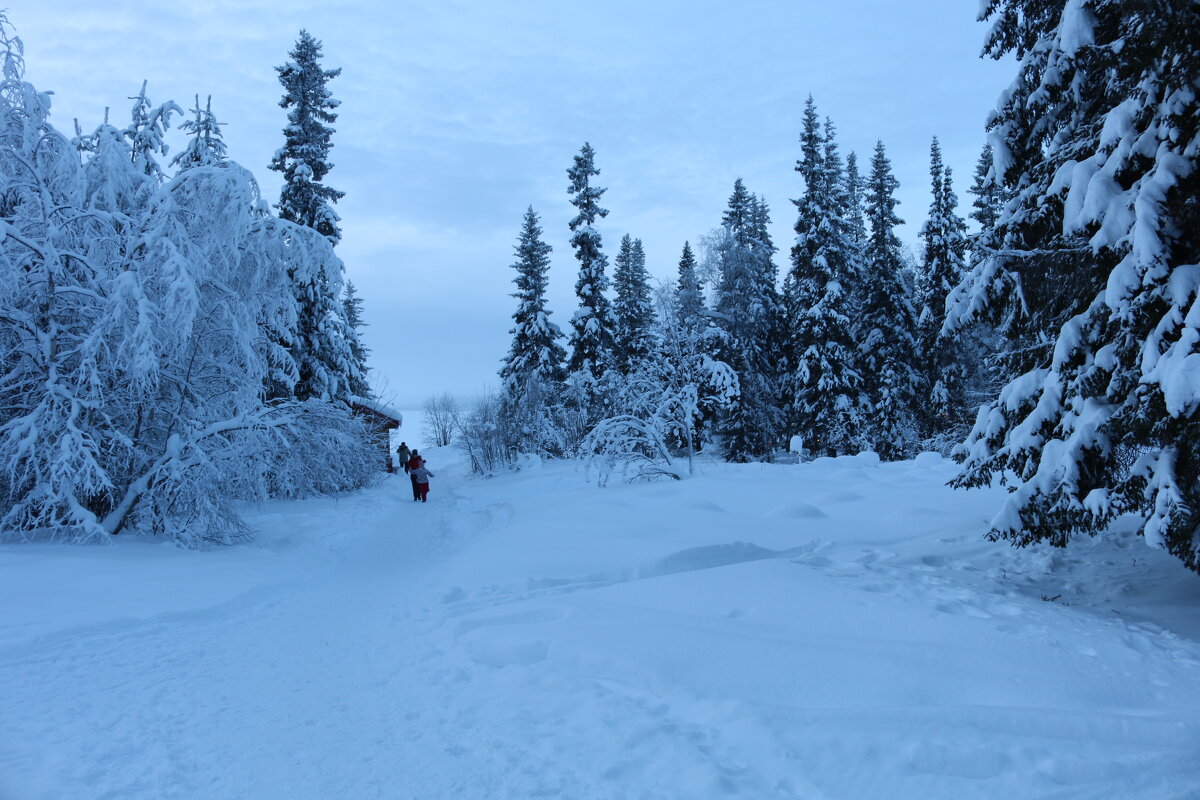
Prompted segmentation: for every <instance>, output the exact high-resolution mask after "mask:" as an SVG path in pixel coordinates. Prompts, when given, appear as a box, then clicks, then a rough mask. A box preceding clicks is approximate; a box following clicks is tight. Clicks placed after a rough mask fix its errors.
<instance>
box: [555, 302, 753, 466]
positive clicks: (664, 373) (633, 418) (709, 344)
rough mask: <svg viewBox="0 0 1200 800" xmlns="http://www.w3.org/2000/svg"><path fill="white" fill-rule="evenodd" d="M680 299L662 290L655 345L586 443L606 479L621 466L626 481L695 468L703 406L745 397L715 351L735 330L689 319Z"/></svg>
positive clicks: (587, 459) (589, 463) (587, 452)
mask: <svg viewBox="0 0 1200 800" xmlns="http://www.w3.org/2000/svg"><path fill="white" fill-rule="evenodd" d="M675 302H676V295H675V294H674V293H672V292H666V291H664V292H660V293H659V307H660V311H659V314H658V324H657V325H656V326H655V329H654V331H653V339H654V345H653V349H652V350H651V352H650V354H649V356H647V357H646V358H645V359H642V360H641V361H640V362H638V363H637V365H636V366H635V367H634V369H633V371H632V372H631V373H630V374H629V375H628V376H627V377H626V378H625V379H624V380H623V381H622V382H621V384H620V385H619V387H618V390H617V391H616V392H615V395H614V396H615V397H616V400H615V404H616V406H617V408H618V409H619V410H620V413H617V414H615V415H613V416H610V417H606V418H605V419H602V420H601V421H600V422H598V423H597V424H596V425H595V426H594V427H593V428H592V429H591V431H589V432H588V434H587V436H586V437H584V439H583V441H582V443H581V444H580V448H579V449H580V452H581V453H582V454H583V455H584V458H585V462H586V464H587V467H588V470H589V472H590V473H591V474H594V475H595V476H596V479H597V481H598V482H599V483H600V484H601V485H603V484H604V483H607V482H608V479H609V477H610V476H611V475H612V474H613V472H614V471H616V470H618V469H619V470H620V471H621V474H622V475H623V476H624V477H625V478H626V479H627V480H644V479H654V478H662V477H670V478H675V479H679V478H681V477H683V476H685V475H690V474H692V472H693V470H694V465H693V456H694V454H695V452H696V442H695V438H696V428H697V423H698V421H699V420H700V419H701V418H702V416H703V414H704V410H705V409H710V410H711V409H714V408H725V407H727V406H729V405H730V404H732V403H733V402H735V401H736V400H737V398H738V394H739V391H740V385H739V382H738V376H737V373H736V372H734V371H733V369H732V368H731V367H730V366H729V365H728V364H726V363H725V362H723V361H718V360H716V359H715V358H713V357H712V355H711V354H710V353H711V352H713V351H714V350H717V349H719V347H720V343H721V342H722V341H724V340H726V339H727V338H728V334H726V333H724V332H723V331H721V330H720V329H718V328H717V327H716V326H715V325H709V324H701V323H697V324H692V325H687V324H682V323H681V322H680V321H679V314H678V310H677V308H676V307H675ZM675 442H678V443H680V444H682V448H680V449H681V450H682V453H680V454H679V457H681V458H683V459H684V464H679V463H677V456H676V453H675V452H674V450H675V445H674V443H675ZM685 467H686V468H685Z"/></svg>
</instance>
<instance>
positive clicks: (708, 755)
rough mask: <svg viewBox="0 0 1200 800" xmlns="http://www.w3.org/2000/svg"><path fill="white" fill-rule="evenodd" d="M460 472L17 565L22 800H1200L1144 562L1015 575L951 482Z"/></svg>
mask: <svg viewBox="0 0 1200 800" xmlns="http://www.w3.org/2000/svg"><path fill="white" fill-rule="evenodd" d="M427 455H429V456H430V467H431V468H432V469H433V471H434V472H435V473H436V477H435V478H434V479H433V481H432V493H431V495H430V502H429V503H427V504H420V503H413V502H412V501H411V494H410V491H409V488H408V484H407V480H406V479H405V478H404V477H403V476H398V477H395V478H390V479H388V480H387V481H386V482H385V483H384V484H383V485H382V486H380V487H378V488H376V489H372V490H370V491H366V492H362V493H359V494H356V495H353V496H349V497H343V498H340V499H327V500H316V501H309V502H299V503H274V504H270V505H268V506H265V507H262V508H258V509H252V510H250V512H249V515H248V516H249V519H250V521H251V523H252V524H253V525H254V527H255V528H256V529H257V530H258V531H259V539H258V541H257V542H256V543H255V544H252V545H247V546H239V547H233V548H228V549H224V550H219V551H215V552H207V553H194V552H185V551H181V550H178V549H175V548H173V547H170V546H164V545H161V544H156V543H149V542H145V541H136V540H118V541H117V542H116V543H115V545H114V546H112V547H99V548H72V547H65V546H49V545H25V546H16V545H8V546H3V547H0V608H2V609H3V618H2V619H0V686H2V687H3V689H2V690H0V691H2V695H0V698H2V699H0V798H3V800H60V798H72V799H73V800H74V799H80V798H112V799H113V800H115V799H116V798H121V799H122V800H134V799H136V798H146V799H147V800H149V799H150V798H153V799H154V800H159V799H160V798H213V799H214V800H217V799H219V800H231V799H232V798H252V799H253V800H264V799H267V798H280V799H281V800H282V799H285V798H286V799H287V800H292V799H301V798H313V799H314V800H315V799H316V798H320V799H321V800H328V798H347V800H357V799H358V798H421V799H422V800H426V799H428V798H489V799H490V798H505V797H514V798H515V797H570V798H603V797H611V798H636V797H662V798H709V797H739V798H775V797H779V798H838V799H839V800H840V799H841V798H870V799H872V800H873V799H874V798H914V799H916V798H920V799H921V800H927V799H928V798H955V799H956V800H959V799H961V798H1006V799H1008V798H1035V797H1036V798H1051V797H1053V798H1102V797H1113V798H1116V797H1120V798H1145V799H1146V800H1151V799H1153V800H1163V799H1164V798H1195V797H1198V796H1200V760H1198V759H1197V754H1200V620H1198V619H1197V613H1196V610H1197V608H1198V607H1200V578H1197V577H1196V576H1194V575H1191V574H1190V573H1187V572H1186V571H1185V570H1184V569H1183V568H1182V567H1181V566H1180V565H1179V564H1178V563H1177V562H1175V561H1174V559H1172V558H1170V557H1168V556H1166V555H1164V554H1162V553H1159V552H1155V551H1152V550H1150V549H1149V548H1147V547H1145V546H1144V545H1143V544H1142V542H1141V541H1140V539H1137V538H1136V537H1134V536H1132V535H1130V534H1129V533H1127V532H1123V529H1122V528H1120V527H1118V529H1117V530H1116V531H1115V532H1114V533H1113V534H1112V535H1111V536H1109V537H1106V538H1104V539H1096V540H1087V541H1081V542H1079V543H1078V544H1077V545H1073V546H1072V548H1070V549H1068V550H1066V551H1058V550H1052V549H1048V548H1046V549H1030V550H1024V551H1021V550H1014V549H1012V548H1010V547H1009V546H1008V545H1005V544H991V543H988V542H986V541H984V540H983V539H982V533H983V531H984V530H986V527H987V525H986V523H987V519H988V518H989V516H990V515H991V514H992V513H993V512H994V511H995V509H996V508H997V504H998V500H999V499H1000V496H1001V492H1000V490H986V491H974V492H963V491H955V490H951V489H949V488H946V487H945V486H944V483H945V481H946V480H947V479H948V478H949V477H950V476H951V475H952V474H953V472H954V465H952V464H949V463H947V462H944V461H942V460H941V459H940V458H938V457H937V456H933V455H928V454H927V455H924V456H922V457H920V458H918V459H917V460H916V461H914V462H906V463H901V464H882V465H881V464H878V463H876V462H874V461H873V460H872V459H871V458H870V457H869V456H859V457H853V458H841V459H836V460H830V459H823V460H820V461H817V462H813V463H811V464H803V465H796V466H767V465H725V464H705V465H703V466H702V470H703V472H702V474H700V475H698V476H697V477H695V478H694V479H692V480H688V481H683V482H678V483H656V484H640V485H621V484H617V483H614V484H612V485H610V486H609V487H607V488H605V489H599V488H596V487H595V486H592V485H589V484H588V483H587V482H586V480H585V475H584V473H583V471H582V470H581V469H579V467H578V465H575V464H554V465H545V466H539V465H532V466H531V468H529V469H526V470H524V471H522V472H520V473H518V474H514V475H508V476H503V477H499V478H495V479H491V480H481V479H477V478H472V477H469V476H468V475H467V474H466V472H465V469H464V468H463V466H462V465H461V463H454V462H456V461H457V459H458V456H457V455H456V454H455V453H454V452H453V451H452V450H443V451H433V452H432V453H431V454H427ZM1130 527H1132V526H1131V525H1130V526H1126V528H1125V530H1128V529H1129V528H1130Z"/></svg>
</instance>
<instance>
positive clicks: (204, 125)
mask: <svg viewBox="0 0 1200 800" xmlns="http://www.w3.org/2000/svg"><path fill="white" fill-rule="evenodd" d="M222 125H223V123H220V122H217V116H216V114H214V113H213V110H212V96H211V95H210V96H209V98H208V100H206V101H205V103H204V108H201V107H200V95H196V107H195V108H193V109H192V118H191V119H189V120H185V121H184V122H183V124H181V125H180V126H179V129H180V130H182V131H183V132H184V133H186V134H187V135H188V142H187V145H185V146H184V148H183V149H182V150H180V151H179V152H178V153H176V154H175V157H174V158H172V159H171V166H172V167H175V168H177V170H178V171H180V172H182V171H183V170H185V169H191V168H192V167H211V166H216V165H219V164H223V163H225V162H226V161H227V160H228V156H227V155H226V148H225V139H224V138H223V137H222V136H221V126H222Z"/></svg>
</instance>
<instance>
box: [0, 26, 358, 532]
mask: <svg viewBox="0 0 1200 800" xmlns="http://www.w3.org/2000/svg"><path fill="white" fill-rule="evenodd" d="M0 44H2V45H3V46H4V47H5V48H6V49H7V50H8V56H7V58H5V59H4V64H5V72H4V79H3V82H2V84H0V197H2V198H3V202H2V203H0V532H2V533H0V536H3V537H4V538H16V539H46V538H61V539H67V540H72V541H92V540H103V539H106V538H107V537H108V536H109V535H111V534H116V533H120V532H126V531H136V532H141V533H157V534H163V535H167V536H170V537H172V538H174V539H175V540H177V541H180V542H182V543H184V544H187V545H193V546H195V545H199V544H203V543H205V542H214V541H215V542H228V541H231V540H233V539H235V538H237V537H238V536H240V535H243V534H244V533H245V532H246V530H245V528H244V527H243V526H241V524H240V523H239V522H238V521H237V519H236V517H235V516H234V513H233V508H234V501H235V500H239V499H241V500H252V499H262V498H264V497H266V496H269V495H280V494H303V493H309V492H313V491H338V490H342V489H348V488H351V487H353V486H360V485H362V484H363V483H365V482H366V481H367V480H369V476H370V475H371V474H372V471H373V470H374V469H375V468H376V464H375V460H376V456H375V454H374V452H373V450H372V449H371V448H370V446H369V441H368V439H367V437H366V435H365V431H363V429H362V425H361V423H359V422H358V421H356V420H354V419H353V418H351V416H350V414H349V412H348V409H346V408H345V407H344V406H343V407H339V406H337V405H334V404H322V403H297V402H288V401H284V402H279V403H266V402H264V399H263V397H262V394H261V391H260V389H261V386H262V384H263V381H264V376H265V374H266V373H267V371H268V370H269V368H270V364H271V355H270V354H271V347H270V344H269V343H268V342H267V341H266V337H264V336H263V333H262V331H263V329H262V327H261V323H262V321H264V320H275V321H277V322H278V324H279V325H280V326H281V327H287V326H288V325H290V323H291V320H293V319H294V313H295V307H294V305H293V303H292V299H291V294H290V290H289V286H288V280H287V275H288V269H289V267H293V266H296V265H298V264H299V263H301V262H319V261H321V260H322V259H323V258H325V257H327V256H329V255H331V251H330V249H329V244H328V242H327V241H325V240H324V239H322V238H321V237H319V236H317V235H316V234H315V233H313V232H311V231H306V230H305V229H302V228H297V227H296V226H294V225H291V224H290V223H286V222H282V221H280V220H277V219H274V218H272V217H270V216H268V215H266V214H265V213H264V204H263V203H262V202H261V199H260V198H259V196H258V194H257V187H256V185H255V182H254V180H253V178H252V177H251V176H250V175H249V174H248V173H246V172H245V171H244V170H242V169H241V168H239V167H236V165H233V164H230V165H228V166H227V167H224V168H216V167H196V168H194V169H189V170H185V171H183V172H182V173H181V174H180V175H178V176H176V177H175V178H174V179H173V180H170V181H167V182H165V183H163V184H162V185H157V179H156V178H155V177H154V176H152V175H150V174H148V173H147V172H146V171H145V170H144V168H143V167H144V165H143V164H140V163H139V162H137V161H136V160H135V159H133V158H115V157H114V156H115V155H116V154H118V153H125V154H129V153H130V152H131V149H130V148H129V146H128V144H127V140H126V142H125V143H123V142H122V141H121V140H122V137H119V136H118V137H114V136H113V129H112V128H111V127H110V126H101V128H100V129H99V134H100V137H99V140H94V141H93V144H94V145H95V146H94V147H88V148H80V147H78V146H76V145H75V144H72V143H71V142H68V141H67V140H66V139H65V138H64V137H63V136H62V135H61V134H59V133H58V132H57V131H56V130H55V129H54V128H53V126H51V125H50V124H49V122H48V121H47V113H48V108H49V104H48V98H47V97H46V95H44V94H41V93H39V92H38V91H37V90H36V89H34V87H32V86H31V85H29V84H28V83H25V82H24V81H23V79H22V75H21V73H20V70H19V64H20V60H19V59H17V58H13V55H14V48H16V44H15V39H14V38H13V37H11V36H10V35H9V32H8V28H7V21H6V19H5V18H4V16H3V15H2V14H0ZM78 138H80V137H77V139H78ZM118 145H121V146H120V147H118ZM81 155H83V156H85V157H88V156H90V157H89V158H87V160H86V161H85V163H83V164H80V156H81ZM147 182H150V183H153V184H155V186H154V187H153V188H152V190H150V191H148V192H147ZM133 200H136V202H131V201H133ZM314 240H316V241H314Z"/></svg>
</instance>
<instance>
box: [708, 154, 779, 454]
mask: <svg viewBox="0 0 1200 800" xmlns="http://www.w3.org/2000/svg"><path fill="white" fill-rule="evenodd" d="M769 223H770V213H769V211H768V209H767V207H766V204H765V203H763V202H760V201H759V199H758V198H757V197H755V196H754V195H752V194H751V193H750V192H749V191H747V189H746V187H745V184H744V183H743V182H742V180H741V179H740V178H739V179H738V180H736V181H735V182H734V186H733V194H731V195H730V197H729V204H728V206H727V207H726V210H725V213H724V214H723V216H722V219H721V230H720V232H719V233H718V235H717V236H715V237H713V239H712V242H713V243H714V244H715V247H714V250H715V252H714V254H713V257H714V258H715V259H716V261H717V262H718V264H719V275H720V282H719V283H718V285H717V291H716V302H715V312H716V313H715V317H716V318H717V319H718V320H719V321H720V324H721V326H722V327H723V328H724V329H725V330H726V332H728V334H729V340H728V341H729V345H728V350H727V351H726V352H724V353H722V354H721V358H722V360H723V361H724V362H725V363H727V364H729V365H730V366H731V367H732V368H733V369H734V370H735V371H736V372H737V375H738V379H739V383H740V387H741V391H740V393H739V395H738V398H737V401H736V402H734V403H732V404H731V405H730V406H729V407H728V409H727V410H726V413H725V415H724V418H723V419H722V420H721V425H720V433H721V435H722V436H723V437H724V439H725V448H726V454H725V457H726V459H728V460H730V461H739V462H744V461H750V460H754V459H758V458H762V457H764V456H767V455H769V453H770V450H771V442H773V441H774V440H775V439H776V438H777V437H778V436H779V428H780V426H781V424H782V422H781V420H780V419H779V414H778V412H777V409H776V407H775V400H776V392H775V391H774V384H773V380H772V379H773V378H774V377H775V373H776V371H777V369H778V367H777V363H776V361H777V352H776V348H775V345H776V338H775V337H776V336H777V335H778V331H779V325H778V319H779V316H780V314H779V308H778V306H779V300H778V295H777V293H776V290H775V286H774V282H775V277H776V267H775V265H774V261H773V260H772V256H773V255H774V252H775V247H774V245H773V244H772V242H771V240H770V234H769V233H767V226H768V225H769Z"/></svg>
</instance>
